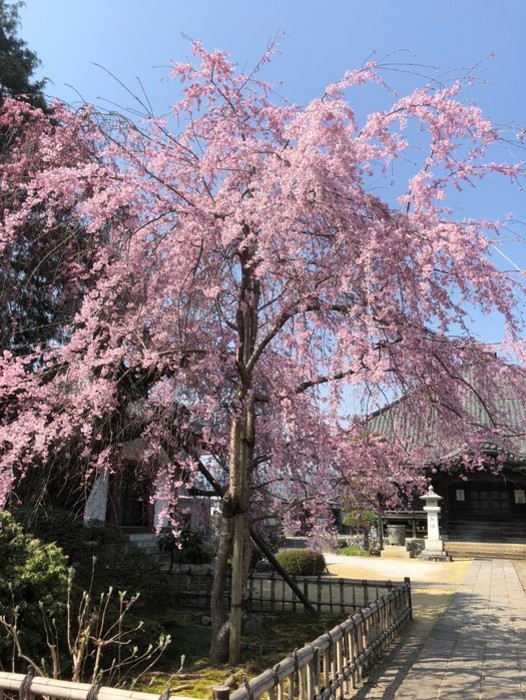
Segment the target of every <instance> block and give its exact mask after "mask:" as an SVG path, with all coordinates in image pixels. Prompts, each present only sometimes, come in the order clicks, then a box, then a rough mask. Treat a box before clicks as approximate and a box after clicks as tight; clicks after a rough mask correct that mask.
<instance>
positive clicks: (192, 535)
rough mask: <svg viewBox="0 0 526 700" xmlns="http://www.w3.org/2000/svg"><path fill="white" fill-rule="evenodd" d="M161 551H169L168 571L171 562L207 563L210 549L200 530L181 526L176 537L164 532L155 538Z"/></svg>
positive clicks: (210, 552) (209, 557)
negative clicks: (179, 532)
mask: <svg viewBox="0 0 526 700" xmlns="http://www.w3.org/2000/svg"><path fill="white" fill-rule="evenodd" d="M157 544H158V546H159V549H160V550H161V552H169V553H170V571H171V569H172V565H173V564H208V563H209V562H210V560H211V559H212V551H211V549H210V547H208V545H207V544H206V542H205V535H204V533H203V531H202V530H192V529H191V528H190V527H189V526H185V527H183V529H182V530H181V534H180V536H179V537H178V538H177V539H176V538H175V537H174V535H173V533H172V532H164V533H163V534H162V535H159V537H158V538H157Z"/></svg>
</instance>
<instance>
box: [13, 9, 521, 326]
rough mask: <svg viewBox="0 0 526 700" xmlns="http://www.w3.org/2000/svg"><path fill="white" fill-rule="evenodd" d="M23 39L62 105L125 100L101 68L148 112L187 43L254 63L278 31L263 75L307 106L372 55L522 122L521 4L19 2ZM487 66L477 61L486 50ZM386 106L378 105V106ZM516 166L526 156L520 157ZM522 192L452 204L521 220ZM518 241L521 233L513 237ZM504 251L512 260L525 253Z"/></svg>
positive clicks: (407, 81) (171, 93)
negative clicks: (456, 77) (277, 47)
mask: <svg viewBox="0 0 526 700" xmlns="http://www.w3.org/2000/svg"><path fill="white" fill-rule="evenodd" d="M20 14H21V19H22V28H21V36H22V37H23V38H24V39H25V40H26V41H27V43H28V45H29V47H30V48H31V49H33V50H34V51H36V52H37V54H38V56H39V57H40V59H41V61H42V70H41V73H42V75H45V76H46V77H48V78H49V79H50V83H49V85H48V87H47V92H48V93H49V94H50V95H53V96H57V97H60V98H62V99H65V100H67V101H69V102H75V101H77V100H78V96H77V94H76V92H78V93H80V95H81V96H82V97H83V98H84V99H85V100H87V101H90V102H91V101H99V102H100V100H101V99H106V100H110V101H113V102H116V103H117V104H122V105H128V104H130V99H129V97H128V96H127V95H126V93H125V92H124V91H123V90H122V88H120V87H119V85H118V84H117V83H116V81H115V80H113V79H112V78H111V77H109V76H108V75H107V74H106V73H105V72H104V71H103V70H102V69H101V68H98V67H96V66H95V65H94V64H100V65H101V66H104V68H105V69H107V70H108V71H110V72H111V73H113V74H114V75H115V76H116V77H117V78H118V79H119V80H121V81H122V82H123V83H125V84H126V85H128V86H129V87H130V88H131V89H132V90H136V89H137V82H136V78H137V77H138V78H140V80H141V82H142V84H143V85H144V88H145V90H146V92H147V94H148V96H149V98H150V101H151V102H152V104H153V107H154V110H155V111H156V112H157V113H164V112H166V111H167V109H168V108H169V106H170V105H171V104H172V102H173V101H174V99H175V90H174V85H173V84H172V83H170V82H167V81H164V80H163V78H164V77H165V75H166V74H167V72H168V70H169V63H170V60H172V59H173V60H179V59H184V58H186V57H187V56H188V55H189V53H190V47H189V44H188V41H187V40H186V39H184V38H183V37H182V34H185V35H187V36H190V37H192V38H195V39H200V40H201V41H202V42H203V43H204V44H205V46H206V47H207V48H221V49H225V50H228V51H230V52H231V53H232V57H233V58H234V59H235V60H236V61H237V62H238V64H240V65H241V66H245V65H247V67H252V66H253V65H254V64H255V63H256V62H257V60H258V58H259V57H260V56H261V54H262V52H263V50H264V48H265V46H266V45H267V42H268V40H269V39H270V38H271V37H273V36H274V35H276V33H277V32H278V31H282V32H284V33H285V35H286V37H285V39H284V40H283V42H282V44H281V55H279V56H277V57H276V58H275V60H274V61H273V62H272V64H271V65H270V66H268V67H267V68H265V73H264V76H263V77H265V78H267V79H268V80H271V81H283V83H284V85H283V87H282V88H281V91H282V93H283V95H285V96H286V97H288V98H289V99H291V100H293V101H295V102H299V103H305V102H307V101H308V100H309V99H311V98H312V97H315V96H317V95H319V94H320V93H322V91H323V87H324V86H325V85H326V84H327V83H329V82H332V81H334V80H336V79H338V78H339V77H340V76H341V75H342V73H343V72H344V71H345V70H346V69H349V68H355V67H359V66H360V65H361V64H362V63H363V61H364V60H365V59H367V57H368V56H369V55H370V54H371V52H373V51H376V52H377V55H378V56H379V57H382V56H385V55H387V54H390V53H391V52H399V53H396V54H394V55H393V56H392V57H391V59H389V60H391V61H396V62H400V63H403V62H405V63H408V64H413V68H411V67H408V70H409V71H410V73H409V74H407V75H406V74H404V73H402V72H393V73H391V74H390V75H387V76H386V77H387V79H388V80H389V81H390V82H391V83H392V84H394V85H395V86H397V88H399V89H401V90H403V89H404V87H407V86H409V85H415V84H416V83H417V82H418V81H417V79H416V78H415V76H414V75H412V74H411V72H415V71H416V72H418V71H420V70H421V71H422V72H423V73H427V74H432V75H438V74H437V73H433V71H432V69H430V68H422V69H420V68H418V67H416V64H424V65H426V66H435V67H438V68H440V69H442V71H444V72H447V71H449V70H457V71H458V72H459V73H460V74H462V73H465V71H466V69H467V68H469V67H471V66H474V65H475V64H478V63H479V62H480V61H482V63H481V64H480V65H479V67H478V69H477V72H476V74H477V76H478V81H477V84H476V85H474V86H473V87H472V88H470V90H469V92H468V93H467V97H468V98H469V99H473V100H476V101H477V103H478V104H479V105H480V106H481V107H482V108H483V109H484V111H485V112H486V113H487V114H488V115H489V116H491V117H492V119H493V120H494V121H496V122H497V123H500V124H510V123H516V124H519V125H522V126H526V77H525V75H526V40H525V27H526V2H524V0H506V2H502V3H497V2H495V0H455V1H453V0H440V1H437V0H435V2H431V1H428V0H372V1H369V2H364V1H363V0H360V1H356V0H346V1H345V0H329V1H328V2H325V3H322V2H321V1H320V0H318V1H316V2H314V1H312V0H257V1H256V0H244V1H242V0H215V1H214V0H194V2H181V1H180V0H105V1H104V2H103V1H102V0H26V7H25V8H24V9H22V11H21V13H20ZM490 52H493V53H494V57H493V58H492V59H491V60H483V59H485V57H486V56H487V55H488V54H489V53H490ZM356 98H357V100H358V104H356V105H355V106H356V107H357V108H358V111H359V112H362V113H365V112H366V111H368V110H369V109H370V108H374V104H373V102H372V101H373V100H375V99H377V98H378V94H377V93H375V92H374V91H365V92H364V93H363V94H362V93H356ZM381 99H385V98H381ZM524 157H525V158H526V154H524ZM524 204H525V195H524V193H514V192H513V191H512V190H511V189H510V188H509V187H504V186H503V183H501V182H500V181H498V179H496V180H495V181H494V182H490V183H489V187H487V188H486V189H485V190H483V191H482V192H481V193H479V194H473V193H466V194H465V195H463V198H462V199H459V200H458V207H459V213H460V214H462V213H463V212H466V213H468V214H474V215H475V214H480V215H484V216H488V217H492V216H494V217H499V216H501V215H503V214H504V213H506V212H508V211H513V212H514V214H515V215H516V217H517V218H519V219H522V220H525V219H526V213H525V212H524ZM522 232H523V233H524V230H523V231H522ZM509 252H510V253H511V255H512V256H513V258H514V259H515V260H516V261H517V262H518V263H519V264H521V265H522V264H523V263H525V264H526V254H525V253H523V252H522V249H520V248H518V247H516V246H515V247H513V248H510V250H509ZM477 328H478V330H479V333H480V335H481V336H483V337H484V339H487V340H495V339H496V338H497V336H498V332H499V331H498V324H495V323H488V322H487V321H484V320H479V321H478V322H477Z"/></svg>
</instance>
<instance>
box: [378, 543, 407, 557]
mask: <svg viewBox="0 0 526 700" xmlns="http://www.w3.org/2000/svg"><path fill="white" fill-rule="evenodd" d="M380 556H381V557H382V558H383V559H411V558H412V556H413V554H412V552H410V551H409V550H408V549H407V548H406V546H405V545H394V544H386V545H385V547H384V548H383V549H382V551H381V552H380Z"/></svg>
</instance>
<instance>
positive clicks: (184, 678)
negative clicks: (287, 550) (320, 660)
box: [135, 610, 344, 698]
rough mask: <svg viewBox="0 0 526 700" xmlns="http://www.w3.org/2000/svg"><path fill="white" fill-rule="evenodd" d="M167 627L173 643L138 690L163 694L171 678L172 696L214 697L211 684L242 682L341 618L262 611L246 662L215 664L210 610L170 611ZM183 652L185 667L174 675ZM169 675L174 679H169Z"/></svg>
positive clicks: (246, 647)
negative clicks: (204, 620) (206, 623)
mask: <svg viewBox="0 0 526 700" xmlns="http://www.w3.org/2000/svg"><path fill="white" fill-rule="evenodd" d="M171 613H172V614H171V616H170V620H169V622H165V623H164V625H165V627H166V631H167V632H168V633H169V634H171V635H172V640H173V641H172V644H171V645H170V647H169V648H168V650H167V653H166V655H165V656H164V658H163V659H162V660H161V662H160V664H159V667H158V670H157V672H156V673H151V674H147V675H144V676H142V677H141V678H140V681H139V683H138V684H137V686H136V688H135V689H136V690H143V691H146V692H151V693H157V694H161V693H162V692H163V691H164V689H165V688H166V684H167V683H168V682H170V685H171V694H172V695H188V696H192V697H196V698H210V697H211V695H212V692H211V688H212V686H214V685H219V684H223V683H225V681H227V680H228V681H229V684H232V683H234V684H236V686H238V685H240V684H241V682H242V679H243V677H244V676H246V677H247V678H253V677H254V676H257V675H258V674H259V673H261V672H262V671H264V670H265V669H266V668H268V667H270V666H273V665H274V664H276V663H277V662H278V661H281V659H283V658H284V657H285V656H288V655H289V654H291V653H292V652H293V651H294V649H299V648H300V647H302V646H304V645H305V644H306V643H308V642H312V641H314V639H316V637H319V636H320V635H321V634H323V633H324V632H325V631H326V630H327V629H330V628H332V627H334V626H335V625H336V624H338V623H339V622H342V620H343V618H344V615H343V614H342V613H338V614H331V615H328V614H326V615H320V616H319V617H317V618H313V617H311V616H310V615H305V614H301V613H296V614H292V613H281V614H279V615H261V618H260V620H261V625H260V628H259V630H258V631H257V633H253V634H251V635H245V636H244V637H243V646H242V662H241V664H240V665H239V666H236V667H232V666H211V665H210V664H209V661H208V658H207V654H208V649H209V646H210V637H211V635H210V628H209V627H203V626H202V625H201V624H199V621H200V618H201V617H202V616H203V615H206V614H207V613H206V612H204V611H203V612H201V613H200V614H197V612H194V611H191V612H190V611H182V610H173V611H171ZM183 654H184V656H185V663H184V667H183V669H182V670H181V671H180V672H179V673H177V675H175V676H173V674H175V673H176V671H177V670H178V669H179V666H180V657H181V656H182V655H183ZM170 679H171V680H170Z"/></svg>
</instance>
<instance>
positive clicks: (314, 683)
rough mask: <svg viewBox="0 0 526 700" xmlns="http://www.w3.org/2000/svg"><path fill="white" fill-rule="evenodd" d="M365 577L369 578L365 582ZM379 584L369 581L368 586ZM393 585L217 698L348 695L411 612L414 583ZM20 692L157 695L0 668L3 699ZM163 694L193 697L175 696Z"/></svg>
mask: <svg viewBox="0 0 526 700" xmlns="http://www.w3.org/2000/svg"><path fill="white" fill-rule="evenodd" d="M362 583H364V582H362ZM377 584H378V587H380V585H379V582H371V581H369V582H368V591H370V590H371V589H372V590H375V589H376V588H377ZM390 588H391V590H390V591H389V592H387V593H385V594H384V595H382V596H380V597H379V598H378V600H375V601H374V602H372V603H371V604H370V605H369V606H368V607H366V608H364V609H363V610H360V612H358V613H355V614H354V615H352V616H351V617H349V618H348V619H347V620H345V622H343V623H342V624H340V625H337V626H336V627H334V628H333V629H332V630H331V631H330V632H327V633H326V634H323V635H322V636H321V637H318V638H317V639H316V640H314V642H312V643H311V644H307V645H306V646H304V647H302V648H301V649H299V650H298V651H296V652H294V653H293V654H292V655H291V656H288V657H287V658H285V659H283V660H282V661H280V662H279V663H278V664H276V665H275V666H274V667H273V668H271V669H267V670H266V671H263V673H261V674H260V675H259V676H257V677H256V678H254V679H252V680H251V681H244V687H243V688H239V689H238V690H235V691H234V692H233V693H230V690H229V688H228V687H226V686H216V687H215V688H214V698H215V700H259V698H261V697H263V696H264V695H266V696H267V698H268V700H328V699H329V698H332V697H338V698H344V697H348V696H349V695H350V694H351V693H352V690H353V689H354V688H356V686H357V684H358V683H359V682H360V681H361V680H362V678H363V675H364V672H365V670H366V669H367V668H368V666H369V665H370V664H371V663H372V662H373V661H374V660H375V659H376V658H377V657H378V656H379V655H380V654H381V653H382V652H383V651H384V649H385V648H386V647H387V646H388V645H389V644H390V643H391V641H392V640H393V638H394V637H395V635H396V633H397V630H398V629H399V627H400V626H401V625H402V624H403V623H404V622H405V621H406V620H408V619H409V618H410V617H411V615H412V607H411V584H410V581H409V579H406V580H405V581H404V582H403V583H397V584H390ZM5 691H7V695H8V697H9V698H13V700H14V698H15V697H16V696H15V695H14V694H17V695H18V698H19V700H34V698H35V696H41V697H45V698H46V699H52V698H57V700H152V699H155V698H156V696H155V695H153V694H151V693H140V692H135V691H128V690H124V689H122V688H108V687H104V686H102V687H101V686H100V685H99V684H95V685H89V684H87V683H72V682H69V681H62V680H56V679H52V678H43V677H41V676H34V675H33V674H32V673H29V674H28V675H27V676H24V675H23V674H21V673H4V672H0V700H5V698H4V692H5ZM159 700H194V698H186V697H183V696H178V695H172V696H170V693H169V690H167V691H166V692H165V693H163V695H161V697H160V698H159Z"/></svg>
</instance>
